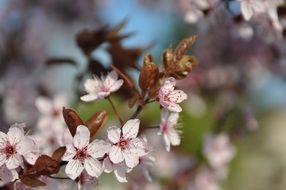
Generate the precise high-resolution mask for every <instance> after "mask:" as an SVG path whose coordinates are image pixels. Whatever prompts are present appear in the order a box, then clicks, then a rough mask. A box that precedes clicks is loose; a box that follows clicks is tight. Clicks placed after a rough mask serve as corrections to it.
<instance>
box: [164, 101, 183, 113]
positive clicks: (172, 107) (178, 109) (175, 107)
mask: <svg viewBox="0 0 286 190" xmlns="http://www.w3.org/2000/svg"><path fill="white" fill-rule="evenodd" d="M167 109H168V110H170V111H171V112H181V111H182V108H181V106H180V105H179V104H175V103H170V104H169V105H168V107H167Z"/></svg>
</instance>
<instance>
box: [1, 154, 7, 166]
mask: <svg viewBox="0 0 286 190" xmlns="http://www.w3.org/2000/svg"><path fill="white" fill-rule="evenodd" d="M5 162H6V155H5V154H3V153H0V167H1V166H3V165H4V164H5Z"/></svg>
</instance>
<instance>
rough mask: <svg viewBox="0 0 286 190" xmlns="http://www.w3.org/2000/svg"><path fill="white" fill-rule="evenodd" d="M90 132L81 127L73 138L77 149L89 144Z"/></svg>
mask: <svg viewBox="0 0 286 190" xmlns="http://www.w3.org/2000/svg"><path fill="white" fill-rule="evenodd" d="M89 136H90V132H89V130H88V128H87V127H86V126H84V125H79V126H78V127H77V129H76V134H75V135H74V138H73V144H74V146H75V147H76V148H78V149H82V148H84V147H86V146H87V145H88V144H89Z"/></svg>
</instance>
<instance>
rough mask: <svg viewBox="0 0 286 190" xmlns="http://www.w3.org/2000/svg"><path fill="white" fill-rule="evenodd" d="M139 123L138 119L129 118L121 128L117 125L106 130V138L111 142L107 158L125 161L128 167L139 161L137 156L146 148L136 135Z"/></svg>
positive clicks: (114, 160)
mask: <svg viewBox="0 0 286 190" xmlns="http://www.w3.org/2000/svg"><path fill="white" fill-rule="evenodd" d="M139 124H140V121H139V119H131V120H128V121H127V122H126V123H125V124H124V126H123V127H122V130H121V129H120V128H117V127H110V128H109V129H108V130H107V135H108V139H109V140H110V141H111V143H112V147H111V149H110V151H109V158H110V160H111V161H112V162H113V163H115V164H118V163H120V162H122V161H125V163H126V165H127V166H128V167H129V168H134V167H135V166H136V165H137V164H138V163H139V157H140V155H143V154H144V153H145V148H146V147H145V143H144V141H143V140H142V139H141V138H138V137H137V134H138V131H139Z"/></svg>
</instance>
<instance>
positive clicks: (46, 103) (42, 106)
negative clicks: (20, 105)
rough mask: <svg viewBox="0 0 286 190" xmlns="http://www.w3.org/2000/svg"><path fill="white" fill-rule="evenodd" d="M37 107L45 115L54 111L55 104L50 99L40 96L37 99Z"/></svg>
mask: <svg viewBox="0 0 286 190" xmlns="http://www.w3.org/2000/svg"><path fill="white" fill-rule="evenodd" d="M35 105H36V107H37V109H38V110H39V111H40V112H41V113H42V114H44V115H50V114H51V113H52V111H53V104H52V102H51V100H50V99H48V98H45V97H38V98H37V99H36V101H35Z"/></svg>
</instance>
